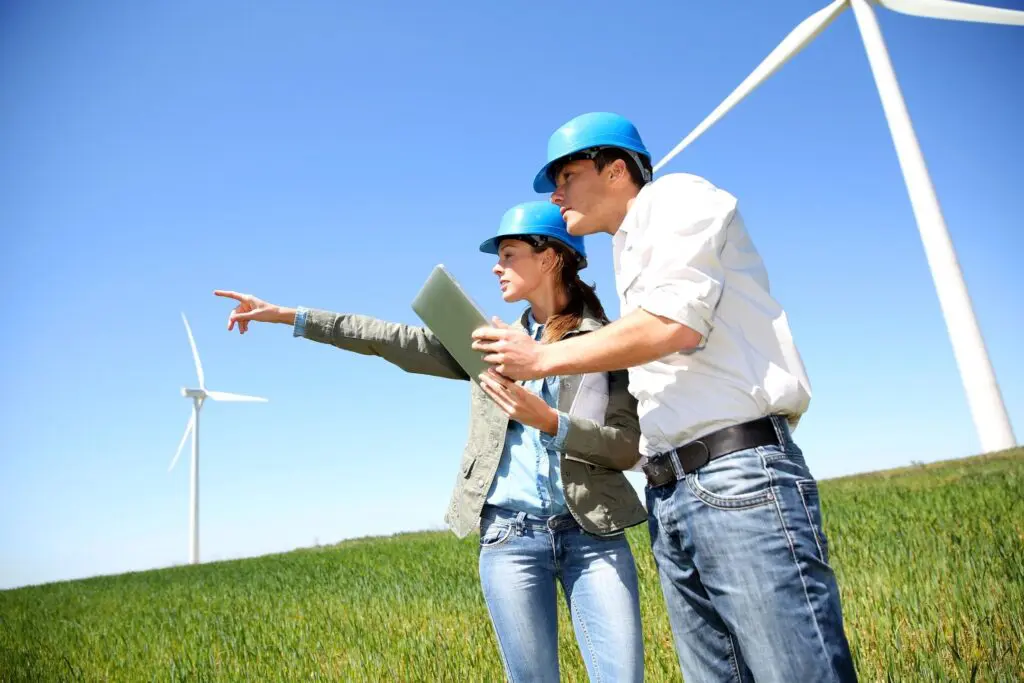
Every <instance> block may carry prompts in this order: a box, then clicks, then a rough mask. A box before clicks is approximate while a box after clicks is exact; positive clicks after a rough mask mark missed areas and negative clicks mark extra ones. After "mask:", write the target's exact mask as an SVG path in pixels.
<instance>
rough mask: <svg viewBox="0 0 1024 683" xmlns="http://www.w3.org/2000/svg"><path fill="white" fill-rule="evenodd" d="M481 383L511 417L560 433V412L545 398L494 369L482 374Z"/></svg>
mask: <svg viewBox="0 0 1024 683" xmlns="http://www.w3.org/2000/svg"><path fill="white" fill-rule="evenodd" d="M480 385H481V386H482V387H483V390H484V391H486V392H487V395H488V396H490V397H491V398H493V399H494V402H495V403H497V404H498V406H499V407H500V408H501V409H502V410H504V411H505V412H506V413H507V414H508V416H509V417H510V418H512V419H513V420H515V421H516V422H521V423H522V424H524V425H528V426H530V427H534V428H536V429H539V430H540V431H542V432H546V433H548V434H551V435H552V436H554V435H555V434H556V433H558V412H557V411H555V409H554V408H552V407H551V406H549V405H548V404H547V403H546V402H545V401H544V399H542V398H541V397H540V396H537V395H536V394H534V393H531V392H529V391H527V390H526V389H524V388H523V387H521V386H520V385H518V384H516V383H515V382H513V381H511V380H510V379H508V378H506V377H502V376H501V375H499V374H498V373H497V372H495V371H494V370H493V369H491V370H488V371H487V372H485V373H483V374H481V375H480Z"/></svg>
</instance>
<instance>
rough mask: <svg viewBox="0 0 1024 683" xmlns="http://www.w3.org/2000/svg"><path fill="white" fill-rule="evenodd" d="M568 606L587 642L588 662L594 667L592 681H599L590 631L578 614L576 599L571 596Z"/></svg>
mask: <svg viewBox="0 0 1024 683" xmlns="http://www.w3.org/2000/svg"><path fill="white" fill-rule="evenodd" d="M569 606H570V607H571V608H572V613H573V614H574V615H576V619H577V622H578V623H579V628H580V630H581V631H583V639H584V640H585V641H586V642H587V654H588V655H589V656H590V663H591V665H593V667H594V675H595V676H597V678H596V679H594V683H601V667H600V665H599V663H598V661H597V657H596V656H595V655H594V643H593V642H592V641H591V640H590V631H588V630H587V623H586V621H584V619H583V615H581V614H580V612H579V609H578V608H577V607H576V601H575V600H573V599H572V598H570V599H569Z"/></svg>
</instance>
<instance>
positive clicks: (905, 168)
mask: <svg viewBox="0 0 1024 683" xmlns="http://www.w3.org/2000/svg"><path fill="white" fill-rule="evenodd" d="M872 2H877V3H878V4H879V5H881V6H882V7H885V8H886V9H889V10H892V11H894V12H899V13H901V14H909V15H913V16H918V17H930V18H933V19H949V20H954V21H976V22H981V23H988V24H1006V25H1013V26H1024V12H1018V11H1014V10H1007V9H999V8H995V7H983V6H980V5H972V4H968V3H965V2H952V1H951V0H835V2H833V3H832V4H830V5H828V6H827V7H825V8H823V9H821V10H818V11H817V12H815V13H814V14H812V15H811V16H809V17H808V18H807V19H804V20H803V21H802V22H801V23H800V24H799V25H798V26H797V27H796V28H795V29H793V30H792V31H791V32H790V33H789V35H788V36H786V37H785V38H784V39H783V41H782V42H781V43H779V44H778V46H776V48H775V49H774V50H772V52H771V53H770V54H769V55H768V56H767V57H766V58H765V59H764V61H762V62H761V64H759V65H758V67H757V68H756V69H754V71H753V72H752V73H751V74H750V75H749V76H747V78H746V79H745V80H744V81H743V82H742V83H740V84H739V86H738V87H737V88H736V89H735V90H734V91H733V92H732V93H730V95H729V96H728V97H726V98H725V100H723V101H722V103H721V104H720V105H718V107H717V108H716V109H715V110H714V111H712V112H711V114H709V115H708V117H707V118H706V119H704V120H703V121H702V122H701V123H700V125H698V126H697V127H696V128H695V129H694V130H693V131H692V132H691V133H690V134H689V135H687V136H686V137H685V138H683V141H682V142H680V143H679V144H678V145H676V147H675V148H674V149H673V150H672V151H671V152H669V153H668V154H667V155H666V156H665V157H664V158H663V159H662V160H661V161H659V162H658V163H657V165H655V166H654V171H655V172H657V171H658V170H659V169H660V168H661V167H663V166H664V165H665V164H666V163H668V162H669V160H671V159H672V158H673V157H674V156H675V155H677V154H679V152H681V151H683V149H684V148H685V147H686V146H687V145H689V144H690V143H692V142H693V141H694V140H696V139H697V138H698V137H699V136H700V135H701V134H702V133H703V132H704V131H706V130H707V129H708V128H710V127H711V126H712V125H714V124H715V123H716V122H717V121H718V120H719V119H721V118H722V117H723V116H725V114H726V113H728V111H729V110H730V109H732V108H733V107H734V106H736V104H738V103H739V102H740V100H742V99H743V98H744V97H746V96H747V95H749V94H750V93H751V92H752V91H753V90H754V89H755V88H757V87H758V86H759V85H761V83H763V82H764V81H766V80H767V79H768V78H769V77H770V76H771V75H772V74H773V73H775V72H776V71H777V70H778V69H779V68H780V67H781V66H782V65H783V64H785V63H786V62H787V61H789V60H790V58H792V57H793V56H794V55H796V54H797V53H798V52H800V50H802V49H803V48H805V47H806V46H807V45H809V44H810V43H811V41H813V40H814V39H815V38H816V37H817V36H818V34H819V33H821V32H822V31H823V30H825V27H827V26H828V25H829V24H830V23H832V21H833V20H835V18H836V17H838V16H839V15H840V14H841V13H842V12H843V11H844V10H846V8H847V7H851V8H852V9H853V14H854V18H855V20H856V22H857V26H858V28H859V30H860V35H861V40H862V41H863V42H864V49H865V51H866V52H867V56H868V63H869V64H870V67H871V72H872V74H873V76H874V79H875V85H876V86H877V88H878V94H879V96H880V98H881V101H882V108H883V110H884V111H885V118H886V121H887V122H888V124H889V131H890V133H891V135H892V140H893V144H894V145H895V147H896V155H897V157H898V159H899V164H900V169H901V170H902V172H903V179H904V182H905V183H906V186H907V192H908V194H909V195H910V203H911V206H912V208H913V211H914V218H915V220H916V222H917V227H918V230H919V231H920V233H921V241H922V242H923V243H924V250H925V255H926V257H927V259H928V266H929V268H930V269H931V273H932V279H933V280H934V282H935V289H936V293H937V294H938V298H939V305H940V306H941V308H942V313H943V316H944V318H945V321H946V327H947V329H948V331H949V337H950V341H951V342H952V345H953V354H954V356H955V357H956V362H957V366H958V367H959V370H960V377H961V381H962V382H963V384H964V389H965V391H966V394H967V403H968V405H969V407H970V411H971V414H972V416H973V419H974V426H975V429H976V430H977V432H978V437H979V440H980V442H981V448H982V451H983V452H990V451H996V450H1002V449H1005V448H1013V447H1014V446H1016V445H1017V442H1016V439H1015V438H1014V435H1013V430H1012V428H1011V427H1010V418H1009V416H1008V415H1007V412H1006V406H1005V405H1004V404H1003V399H1002V396H1001V394H1000V392H999V384H998V383H997V382H996V376H995V371H994V370H993V369H992V363H991V361H990V360H989V357H988V351H987V350H986V348H985V341H984V339H983V338H982V336H981V330H980V328H979V327H978V321H977V318H976V317H975V315H974V309H973V307H972V305H971V299H970V296H969V295H968V293H967V285H966V284H965V283H964V277H963V273H962V271H961V269H960V264H959V261H958V260H957V257H956V251H955V250H954V249H953V242H952V240H950V237H949V230H948V229H947V228H946V221H945V219H944V218H943V216H942V210H941V209H940V208H939V200H938V198H937V197H936V196H935V188H934V186H933V185H932V180H931V177H930V176H929V175H928V168H927V167H926V166H925V163H924V157H923V156H922V154H921V149H920V147H919V145H918V142H917V136H916V135H915V134H914V129H913V127H912V126H911V123H910V115H909V114H908V113H907V105H906V103H905V102H904V101H903V95H902V93H901V92H900V87H899V84H898V83H897V81H896V74H895V72H894V71H893V67H892V62H891V61H890V59H889V52H888V50H887V49H886V46H885V41H884V40H883V39H882V32H881V30H880V29H879V27H878V21H877V19H876V17H875V14H874V11H873V10H872V8H871V3H872Z"/></svg>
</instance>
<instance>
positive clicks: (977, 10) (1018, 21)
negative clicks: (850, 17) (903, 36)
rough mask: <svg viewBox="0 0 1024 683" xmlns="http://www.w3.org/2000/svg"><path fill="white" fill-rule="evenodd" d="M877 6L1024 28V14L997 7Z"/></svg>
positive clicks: (930, 0) (931, 0) (913, 0)
mask: <svg viewBox="0 0 1024 683" xmlns="http://www.w3.org/2000/svg"><path fill="white" fill-rule="evenodd" d="M878 4H880V5H881V6H882V7H884V8H886V9H888V10H892V11H893V12H899V13H900V14H909V15H911V16H915V17H928V18H929V19H949V20H951V21H977V22H980V23H983V24H1006V25H1008V26H1024V12H1020V11H1018V10H1012V9H1002V8H999V7H984V6H982V5H974V4H971V3H968V2H952V0H878Z"/></svg>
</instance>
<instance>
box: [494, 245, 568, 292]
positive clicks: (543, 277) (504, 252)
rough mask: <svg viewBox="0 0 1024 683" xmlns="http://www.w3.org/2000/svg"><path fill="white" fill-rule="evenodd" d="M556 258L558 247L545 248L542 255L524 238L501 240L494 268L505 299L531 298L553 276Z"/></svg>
mask: <svg viewBox="0 0 1024 683" xmlns="http://www.w3.org/2000/svg"><path fill="white" fill-rule="evenodd" d="M554 260H555V254H554V249H545V250H544V251H542V252H541V253H539V254H538V253H536V252H534V250H533V247H531V246H530V245H529V244H527V243H526V242H523V241H522V240H517V239H504V240H501V242H500V243H499V244H498V262H497V263H495V264H494V268H492V269H491V270H492V272H493V273H494V274H495V275H497V276H498V283H499V286H500V287H501V298H502V299H504V300H505V302H506V303H513V302H516V301H522V300H523V299H526V298H528V297H529V296H530V294H531V293H533V292H534V291H535V290H536V289H537V288H538V287H540V286H541V285H542V284H544V283H545V282H546V281H547V280H548V279H549V278H551V277H552V273H553V268H552V266H553V265H554Z"/></svg>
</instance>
